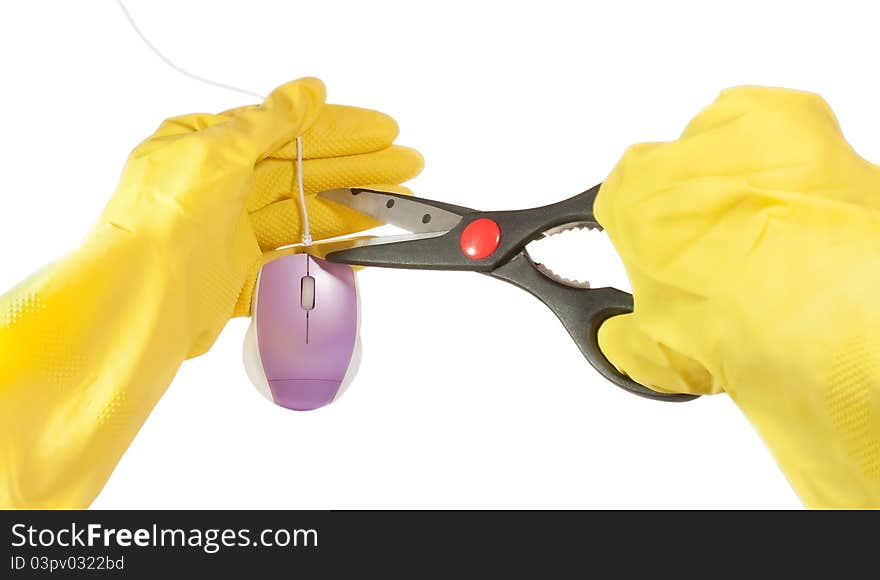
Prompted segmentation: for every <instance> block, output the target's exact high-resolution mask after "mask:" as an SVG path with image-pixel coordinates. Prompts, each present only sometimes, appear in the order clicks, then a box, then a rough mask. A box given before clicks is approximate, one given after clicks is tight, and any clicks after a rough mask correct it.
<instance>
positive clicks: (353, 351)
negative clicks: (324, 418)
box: [244, 254, 360, 411]
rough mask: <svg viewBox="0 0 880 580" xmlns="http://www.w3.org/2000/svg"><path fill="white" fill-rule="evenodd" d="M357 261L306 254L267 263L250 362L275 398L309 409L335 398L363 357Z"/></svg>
mask: <svg viewBox="0 0 880 580" xmlns="http://www.w3.org/2000/svg"><path fill="white" fill-rule="evenodd" d="M359 318H360V308H359V305H358V296H357V283H356V281H355V274H354V269H353V268H352V267H351V266H347V265H345V264H334V263H332V262H327V261H326V260H321V259H319V258H315V257H314V256H310V255H308V254H291V255H288V256H283V257H281V258H278V259H277V260H273V261H271V262H269V263H268V264H266V265H264V266H263V268H262V269H261V270H260V275H259V277H258V278H257V287H256V290H255V292H254V302H253V309H252V316H251V326H250V328H249V329H248V333H247V337H246V338H245V349H244V352H245V356H244V358H245V368H246V369H247V371H248V376H249V377H250V379H251V381H252V382H253V383H254V385H255V386H256V387H257V389H258V390H259V391H260V392H261V393H262V394H263V395H264V396H265V397H267V398H268V399H269V400H271V401H273V402H274V403H275V404H276V405H280V406H282V407H286V408H288V409H295V410H297V411H308V410H311V409H317V408H318V407H323V406H324V405H326V404H328V403H331V402H333V401H334V400H335V399H336V398H337V397H338V396H339V395H340V394H342V392H343V391H344V390H345V387H346V386H347V385H348V383H349V382H350V381H351V379H352V378H353V376H354V374H355V372H356V370H357V366H358V364H359V362H360V360H359V359H360V340H359V338H358V325H359Z"/></svg>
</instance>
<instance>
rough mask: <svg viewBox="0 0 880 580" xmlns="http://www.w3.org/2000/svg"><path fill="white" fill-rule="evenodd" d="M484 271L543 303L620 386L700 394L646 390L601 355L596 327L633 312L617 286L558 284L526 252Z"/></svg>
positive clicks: (673, 397) (680, 396) (660, 397)
mask: <svg viewBox="0 0 880 580" xmlns="http://www.w3.org/2000/svg"><path fill="white" fill-rule="evenodd" d="M486 274H488V275H489V276H492V277H493V278H498V279H499V280H504V281H505V282H509V283H511V284H513V285H515V286H518V287H519V288H522V289H523V290H525V291H526V292H529V293H530V294H532V295H533V296H535V297H536V298H538V299H539V300H540V301H541V302H543V303H544V304H546V305H547V307H548V308H550V310H552V311H553V313H554V314H556V316H557V317H558V318H559V320H560V321H561V322H562V324H563V326H565V329H566V330H567V331H568V333H569V334H570V335H571V338H572V339H573V340H574V342H575V344H577V346H578V348H579V349H580V350H581V353H583V355H584V357H586V359H587V360H588V361H589V362H590V364H591V365H593V368H595V369H596V370H597V371H599V373H600V374H601V375H602V376H603V377H605V378H606V379H608V380H609V381H611V382H612V383H614V384H615V385H617V386H618V387H620V388H621V389H624V390H625V391H629V392H630V393H633V394H634V395H638V396H640V397H645V398H648V399H654V400H657V401H667V402H672V403H680V402H684V401H691V400H693V399H696V398H697V397H698V396H699V395H689V394H684V393H660V392H658V391H654V390H652V389H649V388H648V387H645V386H644V385H640V384H639V383H637V382H635V381H633V380H632V379H631V378H629V377H628V376H626V375H624V374H623V373H621V372H620V371H618V370H617V368H616V367H615V366H614V365H613V364H611V362H610V361H609V360H608V359H607V358H606V357H605V355H604V354H602V351H601V349H600V348H599V327H600V326H602V323H603V322H605V321H606V320H608V319H609V318H611V317H612V316H617V315H618V314H626V313H628V312H632V309H633V299H632V295H630V294H628V293H626V292H624V291H622V290H618V289H617V288H575V287H572V286H566V285H565V284H560V283H559V282H557V281H555V280H552V279H550V278H547V277H546V276H544V275H543V274H542V273H541V272H540V271H539V270H538V269H537V267H536V266H535V264H534V262H532V260H531V258H530V257H529V255H528V253H527V252H525V251H523V252H522V253H520V254H519V255H517V256H515V257H514V258H513V259H511V260H510V261H509V262H507V263H505V264H503V265H501V266H500V267H498V268H496V269H495V270H492V271H490V272H486Z"/></svg>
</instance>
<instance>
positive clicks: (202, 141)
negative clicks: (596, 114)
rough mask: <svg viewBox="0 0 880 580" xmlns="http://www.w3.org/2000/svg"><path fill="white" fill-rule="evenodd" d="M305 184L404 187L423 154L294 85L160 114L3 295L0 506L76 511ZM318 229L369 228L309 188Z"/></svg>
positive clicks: (390, 131)
mask: <svg viewBox="0 0 880 580" xmlns="http://www.w3.org/2000/svg"><path fill="white" fill-rule="evenodd" d="M297 135H303V149H304V152H305V157H306V158H307V160H306V161H305V162H304V169H303V173H304V178H305V186H306V189H307V191H308V192H309V193H310V194H314V193H315V192H317V191H319V190H322V189H325V188H333V187H343V186H351V185H357V184H384V183H391V184H394V183H399V182H400V181H403V180H406V179H409V178H411V177H413V176H415V175H416V174H417V173H418V172H419V171H420V169H421V167H422V159H421V157H420V156H419V155H418V153H416V152H415V151H412V150H410V149H405V148H402V147H395V146H392V145H391V144H392V142H393V141H394V139H395V138H396V136H397V126H396V125H395V123H394V121H393V120H392V119H391V118H389V117H387V116H385V115H382V114H380V113H376V112H372V111H366V110H363V109H355V108H351V107H339V106H333V105H324V86H323V84H322V83H321V82H320V81H318V80H316V79H302V80H299V81H296V82H293V83H289V84H287V85H284V86H282V87H280V88H278V89H276V90H275V91H274V92H273V93H272V94H271V95H270V96H269V97H268V98H267V99H266V102H265V103H264V104H263V105H261V106H257V107H246V108H243V109H237V110H235V111H230V112H228V113H225V114H221V115H188V116H185V117H179V118H176V119H171V120H169V121H167V122H165V123H164V124H163V125H162V126H161V127H160V128H159V130H158V131H157V132H156V134H155V135H153V136H152V137H150V138H149V139H147V140H146V141H145V142H144V143H142V144H141V145H140V146H138V147H137V148H136V149H135V150H134V151H133V153H132V154H131V157H130V158H129V161H128V163H127V165H126V167H125V170H124V171H123V174H122V178H121V182H120V185H119V188H118V190H117V192H116V194H115V195H114V196H113V198H112V199H111V201H110V203H109V204H108V205H107V207H106V209H105V210H104V212H103V214H102V215H101V217H100V219H99V221H98V223H97V225H95V227H94V228H93V229H92V231H91V233H90V234H89V235H88V237H87V238H86V240H85V242H84V243H83V244H82V246H81V247H80V248H79V249H77V250H76V251H75V252H74V253H72V254H70V255H69V256H67V257H66V258H64V259H62V260H60V261H58V262H57V263H55V264H52V265H50V266H48V267H46V268H44V269H43V270H42V271H41V272H39V273H38V274H36V275H34V276H33V277H31V278H30V279H28V280H26V281H25V282H23V283H22V284H21V285H19V286H18V287H17V288H15V289H13V290H12V291H10V292H9V293H8V294H6V295H5V296H4V297H2V298H0V507H6V508H10V507H29V508H43V507H84V506H87V505H88V504H89V503H90V502H91V501H92V499H93V498H94V497H95V496H96V495H97V493H98V492H99V491H100V490H101V488H102V487H103V485H104V483H105V482H106V480H107V478H108V477H109V476H110V473H111V472H112V470H113V468H114V467H115V465H116V463H117V461H118V460H119V458H120V457H121V455H122V454H123V452H124V451H125V449H126V448H127V447H128V445H129V443H130V442H131V440H132V439H133V438H134V436H135V434H136V433H137V431H138V429H139V428H140V426H141V425H142V424H143V422H144V420H145V419H146V418H147V416H148V415H149V413H150V411H151V410H152V408H153V406H154V405H155V403H156V402H157V401H158V399H159V398H160V397H161V396H162V394H163V392H164V391H165V389H166V387H167V386H168V384H169V383H170V382H171V379H172V378H173V377H174V375H175V373H176V372H177V369H178V367H179V366H180V364H181V363H182V362H183V360H184V359H186V358H187V357H190V356H195V355H197V354H200V353H202V352H204V351H206V350H207V349H208V348H209V347H210V346H211V344H213V342H214V340H215V339H216V337H217V336H218V334H219V333H220V331H221V329H222V328H223V326H224V325H225V324H226V322H227V320H228V319H229V318H230V316H232V315H233V314H247V313H248V310H249V308H250V296H251V292H252V285H253V279H254V276H255V274H256V271H257V270H258V268H259V266H260V264H261V262H262V260H263V256H264V251H266V254H265V255H268V256H271V255H272V252H271V250H273V249H274V248H275V247H276V246H278V245H282V244H289V243H294V242H298V241H299V240H300V237H301V235H302V232H301V231H299V211H298V204H297V203H296V202H294V201H292V200H290V199H289V197H290V196H291V193H292V192H295V191H296V188H295V183H296V180H295V174H294V171H293V168H294V166H295V157H296V155H295V146H291V145H290V142H291V141H292V140H293V139H295V137H296V136H297ZM311 197H312V199H310V201H309V207H310V210H311V211H310V217H311V222H312V234H313V237H314V238H315V239H321V238H323V237H328V236H336V235H340V234H344V233H348V232H352V231H357V230H360V229H363V228H366V227H371V226H372V225H375V224H374V223H373V222H371V221H370V220H369V219H367V218H365V217H363V216H360V215H358V214H355V213H353V212H350V211H348V210H345V209H343V208H338V207H335V206H332V204H327V205H323V204H322V203H321V202H320V201H318V200H317V199H315V198H314V196H313V195H312V196H311Z"/></svg>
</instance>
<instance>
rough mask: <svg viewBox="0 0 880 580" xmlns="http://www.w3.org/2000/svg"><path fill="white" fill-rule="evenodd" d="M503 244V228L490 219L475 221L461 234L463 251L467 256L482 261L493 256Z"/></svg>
mask: <svg viewBox="0 0 880 580" xmlns="http://www.w3.org/2000/svg"><path fill="white" fill-rule="evenodd" d="M500 242H501V228H499V227H498V224H496V223H495V222H494V221H493V220H490V219H489V218H480V219H478V220H474V221H472V222H471V223H469V224H468V225H467V227H466V228H464V231H463V232H461V239H460V240H459V243H460V244H461V251H462V252H464V254H465V256H467V257H468V258H471V259H474V260H480V259H482V258H485V257H487V256H491V255H492V252H494V251H495V250H496V249H498V244H499V243H500Z"/></svg>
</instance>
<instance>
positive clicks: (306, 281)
mask: <svg viewBox="0 0 880 580" xmlns="http://www.w3.org/2000/svg"><path fill="white" fill-rule="evenodd" d="M299 298H300V303H299V305H300V306H302V309H303V310H311V309H313V308H314V307H315V279H314V278H313V277H312V276H303V278H302V282H301V283H300V288H299Z"/></svg>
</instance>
